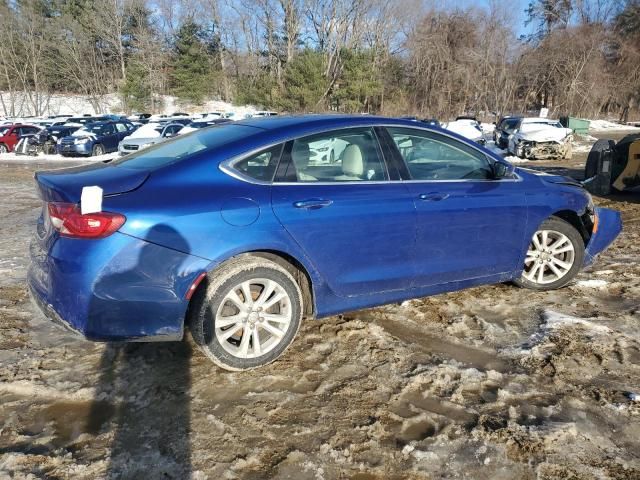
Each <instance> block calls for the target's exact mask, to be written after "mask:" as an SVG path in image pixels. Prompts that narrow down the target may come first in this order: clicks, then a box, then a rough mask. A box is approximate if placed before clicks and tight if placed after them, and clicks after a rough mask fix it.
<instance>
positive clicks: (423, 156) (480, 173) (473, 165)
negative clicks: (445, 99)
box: [387, 128, 493, 180]
mask: <svg viewBox="0 0 640 480" xmlns="http://www.w3.org/2000/svg"><path fill="white" fill-rule="evenodd" d="M387 130H388V131H389V133H390V134H391V137H392V138H393V141H394V142H395V144H396V146H397V147H398V150H399V151H400V155H401V156H402V158H403V159H404V161H405V163H406V164H407V167H408V169H409V173H410V174H411V178H412V179H413V180H470V179H478V180H488V179H491V178H493V170H492V168H491V165H490V163H489V160H488V159H487V158H486V156H485V155H484V154H483V153H482V152H479V151H478V150H476V149H475V148H473V147H470V146H469V145H465V144H464V143H462V142H460V141H458V140H455V139H453V138H451V137H447V136H445V135H441V134H438V133H434V132H427V131H423V130H414V129H411V128H388V129H387Z"/></svg>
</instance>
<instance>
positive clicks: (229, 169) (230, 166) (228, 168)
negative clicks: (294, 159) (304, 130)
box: [220, 142, 285, 185]
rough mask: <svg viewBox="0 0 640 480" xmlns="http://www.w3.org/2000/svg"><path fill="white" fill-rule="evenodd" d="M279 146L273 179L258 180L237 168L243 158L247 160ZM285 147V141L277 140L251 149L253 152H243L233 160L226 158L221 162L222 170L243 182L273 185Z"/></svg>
mask: <svg viewBox="0 0 640 480" xmlns="http://www.w3.org/2000/svg"><path fill="white" fill-rule="evenodd" d="M278 146H280V151H279V152H278V153H277V158H276V168H274V169H273V175H272V177H271V180H258V179H257V178H253V177H251V176H249V175H246V174H244V173H243V172H241V171H240V170H238V169H237V168H235V165H236V163H240V162H242V161H243V160H247V159H249V158H251V157H254V156H256V155H259V154H260V153H264V152H267V151H269V150H271V149H273V148H276V147H278ZM284 147H285V143H283V142H276V143H273V144H270V145H267V146H263V147H260V148H256V149H254V150H251V152H249V153H247V154H242V155H241V156H237V157H234V158H233V159H231V160H225V161H224V162H220V170H222V171H223V172H224V173H226V174H227V175H230V176H232V177H233V178H235V179H237V180H242V181H243V182H247V183H253V184H256V185H271V184H272V183H274V179H275V178H276V175H277V173H278V169H279V168H280V164H281V163H282V157H283V152H284ZM229 162H232V163H229Z"/></svg>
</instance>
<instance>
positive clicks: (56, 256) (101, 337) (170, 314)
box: [27, 233, 208, 341]
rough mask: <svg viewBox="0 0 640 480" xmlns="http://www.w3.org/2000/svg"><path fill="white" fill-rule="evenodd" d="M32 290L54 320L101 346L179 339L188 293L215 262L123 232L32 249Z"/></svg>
mask: <svg viewBox="0 0 640 480" xmlns="http://www.w3.org/2000/svg"><path fill="white" fill-rule="evenodd" d="M30 249H31V266H30V268H29V273H28V277H27V278H28V284H29V290H30V292H31V295H32V297H33V299H34V300H35V303H36V304H37V305H38V306H39V307H40V310H41V311H42V312H43V313H44V314H45V316H47V317H48V318H49V319H51V320H52V321H53V322H54V323H56V324H59V325H62V326H64V327H66V328H67V329H69V330H71V331H73V332H75V333H77V334H80V335H82V336H84V337H86V338H87V339H89V340H96V341H156V340H180V339H181V338H182V336H183V328H184V319H185V314H186V311H187V307H188V301H187V300H186V299H185V294H186V292H187V290H188V289H189V287H190V286H191V283H192V282H193V281H194V279H195V278H196V277H197V276H198V275H199V273H200V272H202V271H203V270H206V268H207V266H208V261H207V260H204V259H201V258H199V257H195V256H193V255H189V254H186V253H182V252H177V251H175V250H171V249H168V248H165V247H161V246H159V245H156V244H153V243H149V242H146V241H144V240H140V239H136V238H133V237H130V236H128V235H124V234H121V233H116V234H114V235H112V236H110V237H107V238H104V239H101V240H80V239H69V238H64V237H57V238H53V239H50V241H48V242H47V246H44V247H43V246H42V245H41V242H39V241H37V240H34V242H32V245H31V248H30Z"/></svg>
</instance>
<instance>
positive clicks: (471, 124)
mask: <svg viewBox="0 0 640 480" xmlns="http://www.w3.org/2000/svg"><path fill="white" fill-rule="evenodd" d="M442 128H444V129H446V130H449V131H451V132H454V133H457V134H458V135H461V136H463V137H465V138H468V139H469V140H473V141H474V142H477V143H480V144H484V132H483V131H482V127H481V126H480V124H479V123H478V122H477V121H476V120H471V119H460V120H456V121H454V122H449V123H445V124H443V125H442Z"/></svg>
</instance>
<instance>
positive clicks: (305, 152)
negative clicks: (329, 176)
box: [291, 141, 318, 182]
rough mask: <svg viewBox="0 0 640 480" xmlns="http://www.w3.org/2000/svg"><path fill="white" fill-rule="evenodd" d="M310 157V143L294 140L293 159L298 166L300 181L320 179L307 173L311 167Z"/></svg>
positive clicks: (297, 171) (297, 172)
mask: <svg viewBox="0 0 640 480" xmlns="http://www.w3.org/2000/svg"><path fill="white" fill-rule="evenodd" d="M310 157H311V153H310V151H309V144H308V143H305V142H300V141H295V142H293V148H292V150H291V160H292V161H293V164H294V165H295V167H296V176H297V178H298V181H300V182H315V181H317V180H318V179H317V178H316V177H314V176H313V175H309V174H308V173H306V170H307V168H308V167H309V159H310Z"/></svg>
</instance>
